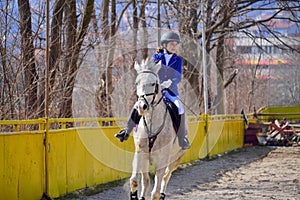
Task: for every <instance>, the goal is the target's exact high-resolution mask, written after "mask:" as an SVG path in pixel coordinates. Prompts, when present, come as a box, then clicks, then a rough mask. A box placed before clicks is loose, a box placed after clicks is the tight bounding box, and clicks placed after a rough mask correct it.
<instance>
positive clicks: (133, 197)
mask: <svg viewBox="0 0 300 200" xmlns="http://www.w3.org/2000/svg"><path fill="white" fill-rule="evenodd" d="M130 200H138V194H137V191H135V192H130Z"/></svg>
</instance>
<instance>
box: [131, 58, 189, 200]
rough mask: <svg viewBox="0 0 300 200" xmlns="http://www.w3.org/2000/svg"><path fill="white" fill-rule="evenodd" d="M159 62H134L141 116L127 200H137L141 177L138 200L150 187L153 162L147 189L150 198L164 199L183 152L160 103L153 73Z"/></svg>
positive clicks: (167, 114) (159, 65) (138, 106)
mask: <svg viewBox="0 0 300 200" xmlns="http://www.w3.org/2000/svg"><path fill="white" fill-rule="evenodd" d="M160 67H161V63H159V64H155V63H154V62H152V61H148V60H146V61H142V63H141V64H138V63H135V66H134V68H135V70H136V71H137V78H136V87H137V96H138V101H137V103H136V104H135V106H136V109H137V110H138V113H139V115H141V116H142V118H141V120H140V123H139V125H138V128H137V130H136V131H134V133H133V137H134V143H135V155H134V159H133V164H132V165H133V171H132V176H131V178H130V188H131V192H130V199H131V200H138V194H137V189H138V182H139V181H138V180H139V174H141V175H142V177H141V193H140V200H143V199H145V198H146V195H147V192H148V190H149V186H150V178H149V166H150V165H152V164H153V165H154V168H155V182H154V186H153V190H152V192H151V199H152V200H157V199H158V200H163V199H165V192H166V188H167V184H168V182H169V180H170V177H171V175H172V172H173V171H174V170H175V169H177V167H178V165H179V164H180V161H181V159H182V157H183V155H184V152H185V151H184V150H182V148H181V147H180V146H179V143H178V137H177V136H176V133H175V130H174V128H173V126H172V120H171V117H170V115H169V113H168V112H167V108H166V105H165V103H164V102H163V94H162V92H161V89H160V85H159V78H158V75H157V72H158V71H159V69H160Z"/></svg>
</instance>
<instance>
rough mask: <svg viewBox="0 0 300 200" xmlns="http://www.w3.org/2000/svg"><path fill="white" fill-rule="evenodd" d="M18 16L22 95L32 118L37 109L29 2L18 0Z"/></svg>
mask: <svg viewBox="0 0 300 200" xmlns="http://www.w3.org/2000/svg"><path fill="white" fill-rule="evenodd" d="M18 8H19V15H20V32H21V37H22V41H21V42H22V44H21V45H22V48H21V51H22V66H23V69H24V88H23V89H24V93H25V108H26V109H25V110H26V114H25V115H26V116H27V117H29V118H34V117H35V115H36V111H37V110H36V109H37V83H38V82H37V81H38V76H37V71H36V68H35V56H34V46H33V36H32V25H31V11H30V4H29V0H24V1H23V0H18Z"/></svg>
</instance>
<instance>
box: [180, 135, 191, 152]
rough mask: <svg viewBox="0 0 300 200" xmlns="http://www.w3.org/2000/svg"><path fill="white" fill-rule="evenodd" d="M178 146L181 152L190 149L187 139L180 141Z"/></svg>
mask: <svg viewBox="0 0 300 200" xmlns="http://www.w3.org/2000/svg"><path fill="white" fill-rule="evenodd" d="M180 146H181V148H182V150H187V149H189V148H191V145H190V142H189V140H188V139H187V137H184V138H183V139H182V141H181V144H180Z"/></svg>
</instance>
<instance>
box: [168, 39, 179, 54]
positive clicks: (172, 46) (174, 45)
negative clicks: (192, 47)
mask: <svg viewBox="0 0 300 200" xmlns="http://www.w3.org/2000/svg"><path fill="white" fill-rule="evenodd" d="M177 46H178V42H175V41H173V42H168V43H167V45H166V49H167V50H168V51H169V52H170V53H175V52H176V51H177Z"/></svg>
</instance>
